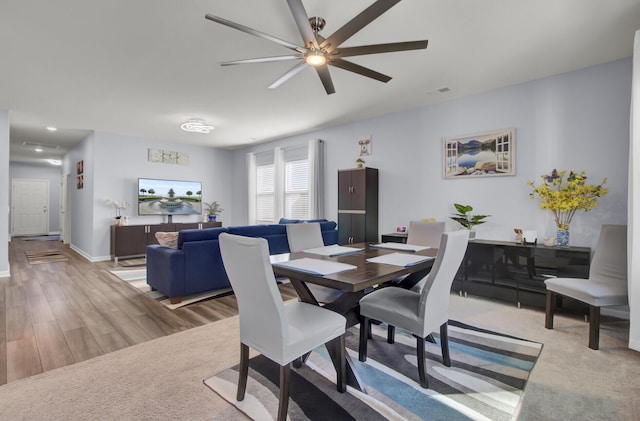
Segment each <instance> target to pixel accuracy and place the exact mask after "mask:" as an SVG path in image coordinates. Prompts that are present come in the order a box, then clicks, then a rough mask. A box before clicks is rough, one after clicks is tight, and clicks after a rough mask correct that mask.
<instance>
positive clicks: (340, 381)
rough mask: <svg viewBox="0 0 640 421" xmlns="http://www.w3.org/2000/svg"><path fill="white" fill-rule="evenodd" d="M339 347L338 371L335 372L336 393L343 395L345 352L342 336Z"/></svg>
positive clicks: (341, 336)
mask: <svg viewBox="0 0 640 421" xmlns="http://www.w3.org/2000/svg"><path fill="white" fill-rule="evenodd" d="M338 346H339V347H340V352H339V355H340V369H339V370H338V372H337V377H336V386H337V387H338V392H340V393H344V392H346V391H347V350H346V347H345V343H344V335H340V338H339V345H338Z"/></svg>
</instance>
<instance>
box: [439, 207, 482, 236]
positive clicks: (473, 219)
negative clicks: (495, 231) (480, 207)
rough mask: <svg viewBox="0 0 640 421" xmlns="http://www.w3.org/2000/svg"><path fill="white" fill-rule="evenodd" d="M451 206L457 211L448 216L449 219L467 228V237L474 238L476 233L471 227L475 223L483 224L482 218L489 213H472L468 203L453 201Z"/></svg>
mask: <svg viewBox="0 0 640 421" xmlns="http://www.w3.org/2000/svg"><path fill="white" fill-rule="evenodd" d="M453 206H454V207H455V208H456V210H457V211H458V213H457V214H454V215H453V216H450V217H449V218H450V219H453V220H454V221H456V222H457V223H459V224H460V225H462V226H463V227H464V228H465V229H468V230H469V238H475V236H476V233H475V231H473V227H475V226H476V225H480V224H484V223H485V222H487V221H485V220H484V219H485V218H487V217H489V216H491V215H472V214H471V211H472V210H473V207H472V206H470V205H461V204H459V203H454V204H453Z"/></svg>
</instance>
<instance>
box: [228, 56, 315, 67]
mask: <svg viewBox="0 0 640 421" xmlns="http://www.w3.org/2000/svg"><path fill="white" fill-rule="evenodd" d="M303 57H304V56H303V55H302V54H293V55H289V56H273V57H260V58H247V59H243V60H233V61H225V62H222V63H220V65H221V66H232V65H234V64H247V63H270V62H273V61H285V60H295V59H298V60H300V59H302V58H303Z"/></svg>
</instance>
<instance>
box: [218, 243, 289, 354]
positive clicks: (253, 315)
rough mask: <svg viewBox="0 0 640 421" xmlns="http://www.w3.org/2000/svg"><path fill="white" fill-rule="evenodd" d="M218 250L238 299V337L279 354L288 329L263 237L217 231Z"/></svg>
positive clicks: (255, 347) (287, 339)
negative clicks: (219, 232)
mask: <svg viewBox="0 0 640 421" xmlns="http://www.w3.org/2000/svg"><path fill="white" fill-rule="evenodd" d="M219 240H220V254H221V255H222V262H223V263H224V268H225V270H226V271H227V275H228V277H229V281H230V282H231V288H233V292H234V294H235V296H236V299H237V300H238V312H239V313H240V341H241V342H242V343H243V344H245V345H248V346H250V347H251V348H254V349H256V350H258V351H260V352H261V353H263V354H265V355H266V356H268V357H270V358H273V357H272V356H273V355H281V354H282V349H283V347H284V345H283V344H284V343H288V341H289V338H288V335H289V332H288V329H287V328H286V326H287V320H286V315H285V310H284V303H283V302H282V297H281V295H280V291H279V290H278V287H277V284H276V280H275V276H274V275H273V268H272V267H271V262H270V260H269V245H268V243H267V240H265V239H264V238H252V237H243V236H240V235H233V234H228V233H223V234H220V237H219Z"/></svg>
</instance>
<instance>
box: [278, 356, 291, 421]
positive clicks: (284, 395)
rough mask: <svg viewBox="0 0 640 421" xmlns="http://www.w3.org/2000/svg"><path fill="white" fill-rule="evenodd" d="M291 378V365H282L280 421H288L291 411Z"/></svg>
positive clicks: (279, 405)
mask: <svg viewBox="0 0 640 421" xmlns="http://www.w3.org/2000/svg"><path fill="white" fill-rule="evenodd" d="M289 377H291V364H285V365H281V366H280V403H279V404H278V421H285V420H286V419H287V411H288V410H289Z"/></svg>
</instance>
